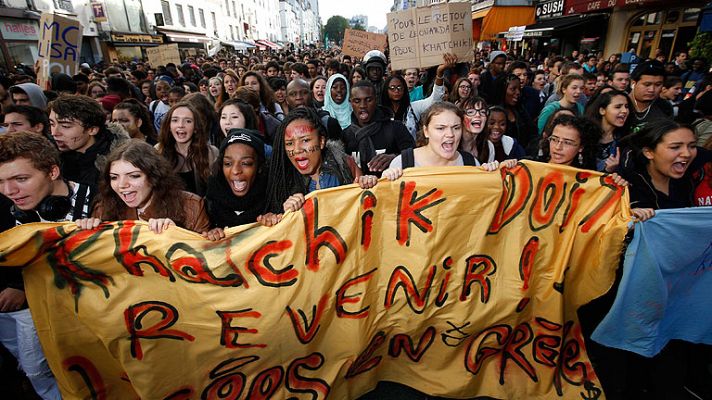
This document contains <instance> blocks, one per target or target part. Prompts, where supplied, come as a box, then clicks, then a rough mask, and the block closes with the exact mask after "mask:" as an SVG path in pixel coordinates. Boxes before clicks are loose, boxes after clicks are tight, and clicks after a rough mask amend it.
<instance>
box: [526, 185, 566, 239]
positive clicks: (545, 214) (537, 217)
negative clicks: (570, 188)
mask: <svg viewBox="0 0 712 400" xmlns="http://www.w3.org/2000/svg"><path fill="white" fill-rule="evenodd" d="M565 192H566V183H565V182H564V174H563V173H562V172H561V171H553V172H550V173H548V174H547V175H546V176H544V177H542V178H540V179H539V184H538V185H537V190H536V197H534V203H533V204H532V206H531V212H530V213H529V227H530V228H531V229H532V231H534V232H536V231H539V230H542V229H544V228H546V227H548V226H549V225H551V223H552V222H553V221H554V217H555V216H556V213H557V211H559V207H561V204H562V203H563V201H564V197H565V196H564V194H565Z"/></svg>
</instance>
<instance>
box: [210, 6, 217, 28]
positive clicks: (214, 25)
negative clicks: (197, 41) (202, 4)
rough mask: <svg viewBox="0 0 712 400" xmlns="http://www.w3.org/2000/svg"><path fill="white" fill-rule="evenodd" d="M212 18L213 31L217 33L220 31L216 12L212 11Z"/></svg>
mask: <svg viewBox="0 0 712 400" xmlns="http://www.w3.org/2000/svg"><path fill="white" fill-rule="evenodd" d="M210 16H211V17H212V19H213V30H214V31H215V32H217V31H218V20H216V19H215V12H213V11H211V12H210Z"/></svg>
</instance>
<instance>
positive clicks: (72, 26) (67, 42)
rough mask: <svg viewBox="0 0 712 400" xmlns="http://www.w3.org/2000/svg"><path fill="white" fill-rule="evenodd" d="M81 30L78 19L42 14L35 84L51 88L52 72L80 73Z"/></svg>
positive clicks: (70, 74) (71, 74)
mask: <svg viewBox="0 0 712 400" xmlns="http://www.w3.org/2000/svg"><path fill="white" fill-rule="evenodd" d="M82 31H83V30H82V25H81V24H80V23H79V21H78V20H75V19H72V18H67V17H65V16H60V15H56V14H49V13H43V14H42V17H41V18H40V39H39V41H38V43H37V57H38V62H39V71H38V73H37V84H38V85H39V86H40V87H41V88H43V89H50V80H51V77H52V74H54V73H65V74H67V75H69V76H73V75H76V74H77V73H79V54H80V52H81V45H82Z"/></svg>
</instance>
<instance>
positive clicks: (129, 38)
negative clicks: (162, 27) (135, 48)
mask: <svg viewBox="0 0 712 400" xmlns="http://www.w3.org/2000/svg"><path fill="white" fill-rule="evenodd" d="M111 41H112V42H115V43H146V44H152V43H153V44H163V36H158V35H131V34H123V33H112V34H111Z"/></svg>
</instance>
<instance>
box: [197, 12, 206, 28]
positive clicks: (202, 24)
mask: <svg viewBox="0 0 712 400" xmlns="http://www.w3.org/2000/svg"><path fill="white" fill-rule="evenodd" d="M198 15H200V26H202V27H203V28H205V12H203V9H202V8H199V9H198Z"/></svg>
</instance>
